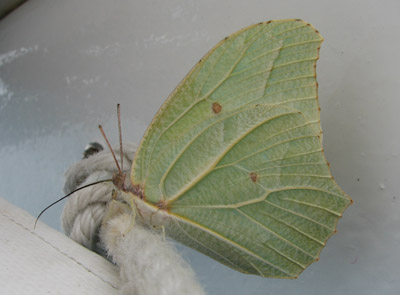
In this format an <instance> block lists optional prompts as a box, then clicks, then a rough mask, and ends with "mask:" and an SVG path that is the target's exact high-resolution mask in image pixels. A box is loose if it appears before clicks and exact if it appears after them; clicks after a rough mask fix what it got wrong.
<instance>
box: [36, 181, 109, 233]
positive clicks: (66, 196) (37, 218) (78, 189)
mask: <svg viewBox="0 0 400 295" xmlns="http://www.w3.org/2000/svg"><path fill="white" fill-rule="evenodd" d="M111 181H112V179H105V180H99V181H96V182H93V183H90V184H87V185H84V186H82V187H80V188H77V189H76V190H73V191H72V192H70V193H69V194H67V195H65V196H64V197H62V198H60V199H58V200H57V201H55V202H53V203H51V204H50V205H49V206H47V207H46V208H44V209H43V210H42V211H41V212H40V213H39V215H38V217H36V221H35V225H34V226H33V229H35V227H36V224H37V222H38V221H39V218H40V216H42V214H43V213H44V212H45V211H46V210H47V209H49V208H50V207H52V206H54V205H55V204H57V203H58V202H61V201H62V200H64V199H66V198H68V197H69V196H70V195H72V194H73V193H76V192H77V191H80V190H81V189H84V188H87V187H89V186H92V185H95V184H99V183H103V182H111Z"/></svg>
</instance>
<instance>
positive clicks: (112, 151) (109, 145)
mask: <svg viewBox="0 0 400 295" xmlns="http://www.w3.org/2000/svg"><path fill="white" fill-rule="evenodd" d="M99 129H100V132H101V134H102V135H103V137H104V140H105V141H106V143H107V145H108V148H109V149H110V151H111V154H112V156H113V158H114V161H115V165H117V169H118V174H122V170H121V167H120V166H119V164H118V161H117V157H116V156H115V153H114V150H113V149H112V147H111V144H110V142H109V141H108V138H107V136H106V134H105V133H104V130H103V126H101V125H99Z"/></svg>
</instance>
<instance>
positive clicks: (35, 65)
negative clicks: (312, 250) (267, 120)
mask: <svg viewBox="0 0 400 295" xmlns="http://www.w3.org/2000/svg"><path fill="white" fill-rule="evenodd" d="M81 2H82V3H81ZM399 15H400V4H399V2H398V1H382V2H381V3H378V1H264V0H263V1H241V0H235V1H105V0H102V1H99V0H97V1H77V0H70V1H50V0H48V1H45V0H36V1H34V0H32V1H28V2H27V3H26V4H25V5H23V6H22V7H20V8H19V9H17V10H16V11H14V12H13V13H12V14H11V15H9V16H8V17H7V18H5V19H4V20H3V21H2V22H0V40H1V42H0V54H1V55H0V78H1V80H0V138H1V147H0V179H1V185H0V195H1V196H2V197H4V198H6V199H8V200H9V201H10V202H12V203H14V204H16V205H18V206H19V207H22V208H24V209H26V210H28V211H29V212H31V213H32V214H37V213H38V212H39V211H40V210H41V209H42V208H44V207H45V206H46V205H47V204H49V203H50V202H52V201H53V200H55V199H56V198H58V197H60V196H61V194H62V192H61V189H62V186H63V172H64V171H65V170H66V168H67V167H68V166H69V165H70V164H71V163H72V162H74V161H76V160H78V159H79V158H80V155H81V152H82V149H83V147H84V146H85V145H86V143H87V142H89V141H92V140H101V137H100V134H99V132H98V130H97V124H98V123H102V124H103V125H104V126H105V129H106V131H108V132H107V133H108V135H109V137H110V139H111V140H112V141H113V142H117V132H116V130H117V129H116V121H115V106H116V103H117V102H120V103H121V104H122V119H123V131H124V139H125V140H127V141H136V142H138V141H139V140H140V138H141V136H142V134H143V132H144V131H145V128H146V126H147V124H148V123H149V122H150V121H151V119H152V117H153V115H154V114H155V112H156V111H157V110H158V108H159V106H160V105H161V104H162V102H163V101H164V100H165V98H166V97H167V96H168V94H169V93H170V92H171V91H172V90H173V88H174V87H175V86H176V85H177V84H178V83H179V81H180V80H181V79H182V78H183V77H184V75H185V74H186V73H187V72H188V71H189V70H190V68H191V67H192V66H193V65H194V64H195V62H196V61H197V60H198V59H199V58H200V57H202V56H203V55H204V54H205V53H206V52H207V51H208V50H209V49H210V48H211V47H212V46H213V45H215V44H216V43H217V42H218V41H219V40H221V39H222V38H223V37H225V36H226V35H228V34H230V33H233V32H234V31H236V30H238V29H240V28H242V27H245V26H247V25H250V24H253V23H257V22H259V21H263V20H269V19H279V18H292V17H293V18H302V19H304V20H306V21H309V22H311V23H312V24H313V25H314V26H315V27H317V28H318V30H319V31H320V32H321V33H322V35H323V36H324V38H325V42H324V43H323V45H322V49H321V59H320V61H319V62H318V81H319V86H320V87H319V96H320V103H321V107H322V114H321V115H322V117H321V122H322V127H323V130H324V147H325V151H326V155H327V158H328V160H329V161H330V162H331V167H332V173H333V175H334V176H335V178H336V180H337V182H338V183H339V185H340V186H341V187H342V188H343V190H344V191H346V192H347V193H348V194H349V195H350V196H351V197H352V198H353V199H354V201H355V203H354V205H353V206H351V207H350V209H349V210H348V211H346V213H345V215H344V217H343V219H342V220H341V221H340V223H339V228H338V234H337V235H335V236H334V237H332V238H331V239H330V240H329V242H328V246H327V247H326V248H325V249H324V250H323V252H322V255H321V261H320V262H318V263H315V264H313V265H312V266H311V267H310V268H309V269H307V270H306V271H305V272H304V273H303V274H302V275H301V276H300V278H299V279H297V280H293V281H288V280H278V279H262V278H258V277H255V276H248V275H243V274H240V273H237V272H235V271H232V270H230V269H228V268H226V267H224V266H222V265H220V264H218V263H216V262H214V261H212V260H211V259H208V258H207V257H204V256H203V255H201V254H197V253H194V252H193V251H190V250H188V249H184V252H185V253H186V257H187V258H188V259H189V260H190V261H191V262H192V265H193V267H194V268H195V270H196V272H197V273H198V275H199V277H200V279H201V281H202V283H203V285H204V286H205V287H206V289H207V291H208V293H209V294H245V293H246V294H398V292H399V290H400V281H399V280H398V277H399V275H398V273H399V265H400V255H399V253H398V250H399V246H400V226H399V225H400V195H399V187H400V182H399V181H398V179H399V175H400V167H399V163H400V136H398V133H399V131H398V128H399V122H400V118H399V115H398V109H399V107H400V102H399V99H398V98H399V94H398V86H399V77H400V72H399V69H400V59H399V58H398V52H399V51H400V43H399V38H398V34H399V32H400V21H399ZM60 212H61V206H57V207H55V208H53V209H51V210H50V211H49V212H47V213H46V214H45V215H44V216H43V220H44V221H45V222H47V223H48V224H50V225H52V226H54V227H55V228H60V222H59V215H60Z"/></svg>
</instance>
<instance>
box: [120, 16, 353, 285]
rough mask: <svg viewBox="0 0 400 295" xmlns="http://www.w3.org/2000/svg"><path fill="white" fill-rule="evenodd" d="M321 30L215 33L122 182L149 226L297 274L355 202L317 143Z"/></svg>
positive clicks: (271, 24) (291, 27)
mask: <svg viewBox="0 0 400 295" xmlns="http://www.w3.org/2000/svg"><path fill="white" fill-rule="evenodd" d="M322 41H323V38H322V37H321V35H320V34H319V32H318V31H317V30H316V29H315V28H314V27H313V26H312V25H310V24H309V23H306V22H304V21H302V20H298V19H296V20H295V19H290V20H277V21H268V22H263V23H259V24H256V25H252V26H250V27H247V28H244V29H242V30H240V31H238V32H236V33H234V34H232V35H230V36H228V37H226V38H225V39H224V40H222V41H221V42H219V43H218V44H217V45H216V46H215V47H214V48H213V49H211V50H210V51H209V52H208V53H207V54H206V55H205V56H204V57H203V58H202V59H201V60H200V61H199V62H198V63H197V64H196V65H195V66H194V67H193V69H192V70H191V71H190V72H189V73H188V74H187V76H186V77H185V78H184V79H183V80H182V82H181V83H180V84H179V85H178V86H177V88H176V89H175V90H174V91H173V92H172V93H171V95H170V96H169V97H168V99H167V100H166V101H165V103H164V104H163V105H162V106H161V108H160V110H159V111H158V112H157V114H156V115H155V117H154V119H153V121H152V122H151V124H150V126H149V127H148V129H147V131H146V133H145V134H144V136H143V139H142V140H141V142H140V144H139V146H138V149H137V151H136V154H135V157H134V160H133V163H132V168H131V174H130V179H129V181H128V184H126V181H125V175H124V174H123V173H122V172H120V173H119V174H117V175H116V176H115V177H114V178H113V183H114V184H115V186H116V187H117V188H118V189H120V190H122V191H124V192H125V195H126V199H127V203H128V204H130V205H131V206H132V209H133V210H134V211H135V212H137V213H138V216H140V218H141V219H142V220H143V221H144V222H145V223H146V224H147V225H149V226H163V227H164V228H165V232H166V234H167V236H169V237H172V238H173V239H175V240H177V241H179V242H181V243H183V244H185V245H187V246H189V247H191V248H194V249H196V250H198V251H200V252H202V253H204V254H206V255H208V256H210V257H211V258H213V259H215V260H217V261H219V262H221V263H223V264H225V265H227V266H229V267H231V268H233V269H235V270H237V271H240V272H243V273H248V274H255V275H260V276H262V277H276V278H297V277H298V276H299V274H300V273H301V272H302V271H303V270H304V269H305V268H307V267H308V266H309V265H310V264H311V263H313V262H315V261H317V260H318V259H319V253H320V251H321V250H322V248H323V247H324V246H325V244H326V242H327V240H328V238H329V237H330V236H331V235H332V234H334V233H335V232H336V224H337V222H338V220H339V218H340V217H341V216H342V214H343V212H344V210H345V209H346V208H347V207H348V206H349V205H350V204H351V203H352V200H351V199H350V198H349V197H348V196H347V195H346V194H345V193H344V192H343V191H342V190H341V189H340V187H339V186H338V185H337V184H336V182H335V180H334V179H333V177H332V175H331V173H330V170H329V164H328V162H327V160H326V158H325V156H324V152H323V147H322V130H321V126H320V107H319V103H318V84H317V82H316V62H317V59H318V57H319V48H320V45H321V43H322Z"/></svg>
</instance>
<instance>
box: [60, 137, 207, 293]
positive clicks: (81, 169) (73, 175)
mask: <svg viewBox="0 0 400 295" xmlns="http://www.w3.org/2000/svg"><path fill="white" fill-rule="evenodd" d="M135 149H136V146H135V145H133V144H125V145H124V146H123V150H124V165H125V167H124V170H125V172H127V177H129V172H130V167H131V165H132V160H133V155H134V153H135ZM114 151H115V153H116V156H117V159H119V148H118V149H115V150H114ZM116 172H117V168H116V165H115V163H114V159H113V158H112V155H111V153H110V152H109V151H101V152H99V153H98V154H95V155H92V156H90V157H89V158H87V159H83V160H81V161H79V162H78V163H75V164H73V165H72V166H71V167H70V168H69V169H68V171H67V172H66V174H65V177H66V181H65V186H64V192H65V193H69V192H71V191H73V190H75V189H76V188H78V187H81V186H84V185H87V184H90V183H93V182H95V181H99V180H103V179H111V177H112V176H113V174H114V173H116ZM114 189H115V187H114V185H113V184H112V183H111V182H110V183H108V182H107V183H101V184H97V185H94V186H91V187H89V188H85V189H83V190H80V191H78V192H76V193H74V194H73V195H71V197H70V198H69V199H68V200H67V202H66V205H65V207H64V210H63V213H62V225H63V228H64V231H65V233H66V234H67V235H68V236H69V237H70V238H71V239H73V240H75V241H76V242H78V243H80V244H82V245H84V246H85V247H87V248H89V249H91V250H93V251H96V252H98V253H100V254H102V255H104V256H108V257H109V258H111V259H112V260H113V262H115V263H116V264H117V266H118V267H119V270H120V277H121V288H120V291H121V294H126V295H128V294H135V295H147V294H162V295H169V294H177V295H179V294H182V295H183V294H193V295H200V294H204V291H203V289H202V287H201V286H200V284H199V283H198V282H197V280H196V278H195V274H194V272H193V270H192V269H191V267H190V266H189V264H187V262H185V261H184V260H183V259H182V257H181V256H180V255H179V254H178V253H177V251H176V249H175V247H174V246H173V245H172V244H171V243H170V242H168V241H165V239H164V237H163V235H162V234H161V233H157V232H155V231H152V230H149V229H147V228H145V227H143V226H141V225H140V224H138V222H135V217H134V212H133V211H132V209H130V208H129V207H128V206H126V205H123V203H122V202H123V200H122V198H121V197H120V196H119V194H116V202H115V201H113V195H112V194H113V190H114Z"/></svg>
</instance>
